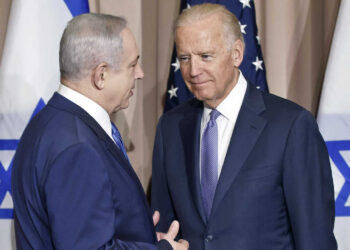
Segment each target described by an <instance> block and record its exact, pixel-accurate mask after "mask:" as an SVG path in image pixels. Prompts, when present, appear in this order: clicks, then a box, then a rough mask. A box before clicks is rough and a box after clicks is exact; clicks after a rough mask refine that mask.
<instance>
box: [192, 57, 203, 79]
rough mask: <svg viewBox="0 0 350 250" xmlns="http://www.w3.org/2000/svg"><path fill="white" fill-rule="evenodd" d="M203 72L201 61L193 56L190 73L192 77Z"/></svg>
mask: <svg viewBox="0 0 350 250" xmlns="http://www.w3.org/2000/svg"><path fill="white" fill-rule="evenodd" d="M200 73H201V67H200V62H198V60H197V59H196V58H191V63H190V74H191V77H195V76H197V75H199V74H200Z"/></svg>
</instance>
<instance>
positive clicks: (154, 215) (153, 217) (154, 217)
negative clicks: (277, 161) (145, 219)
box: [152, 210, 160, 226]
mask: <svg viewBox="0 0 350 250" xmlns="http://www.w3.org/2000/svg"><path fill="white" fill-rule="evenodd" d="M152 219H153V225H154V226H156V225H157V224H158V222H159V219H160V213H159V212H158V211H157V210H156V211H154V213H153V216H152Z"/></svg>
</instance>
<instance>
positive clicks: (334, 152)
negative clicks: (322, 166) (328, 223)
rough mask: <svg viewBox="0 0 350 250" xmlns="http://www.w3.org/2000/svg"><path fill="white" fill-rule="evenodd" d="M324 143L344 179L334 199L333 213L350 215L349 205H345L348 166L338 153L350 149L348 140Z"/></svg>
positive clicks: (349, 192) (348, 191)
mask: <svg viewBox="0 0 350 250" xmlns="http://www.w3.org/2000/svg"><path fill="white" fill-rule="evenodd" d="M326 144H327V148H328V152H329V156H330V157H331V159H332V160H333V162H334V164H335V165H336V167H337V168H338V170H339V172H340V173H341V174H342V175H343V177H344V179H345V183H344V185H343V187H342V188H341V190H340V192H339V194H338V197H337V198H336V200H335V215H336V216H350V207H349V206H346V201H347V200H348V199H349V196H350V166H349V164H348V163H347V162H346V161H345V159H344V158H343V156H342V155H341V154H340V152H341V151H350V141H349V140H348V141H327V142H326Z"/></svg>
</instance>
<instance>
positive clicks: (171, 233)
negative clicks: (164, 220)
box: [157, 220, 189, 250]
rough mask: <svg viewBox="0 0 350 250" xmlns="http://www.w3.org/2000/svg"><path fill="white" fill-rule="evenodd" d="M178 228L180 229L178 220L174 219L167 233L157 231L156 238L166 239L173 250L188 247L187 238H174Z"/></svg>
mask: <svg viewBox="0 0 350 250" xmlns="http://www.w3.org/2000/svg"><path fill="white" fill-rule="evenodd" d="M179 229H180V224H179V222H178V221H176V220H174V221H173V222H172V223H171V225H170V227H169V230H168V232H167V233H160V232H157V238H158V240H167V241H168V242H169V243H170V245H171V246H172V248H173V249H174V250H185V249H188V247H189V244H188V242H187V240H183V239H180V240H178V241H175V240H174V239H175V237H176V235H177V234H178V232H179Z"/></svg>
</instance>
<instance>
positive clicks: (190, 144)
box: [179, 100, 206, 223]
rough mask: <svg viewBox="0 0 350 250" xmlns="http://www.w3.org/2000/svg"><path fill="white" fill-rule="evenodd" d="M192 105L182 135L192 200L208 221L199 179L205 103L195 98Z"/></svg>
mask: <svg viewBox="0 0 350 250" xmlns="http://www.w3.org/2000/svg"><path fill="white" fill-rule="evenodd" d="M191 105H192V106H190V112H188V113H187V114H186V115H185V116H184V117H183V119H182V121H180V125H179V126H180V136H181V140H182V145H183V148H184V155H185V162H186V172H187V177H188V185H189V188H190V193H191V195H192V200H193V201H194V203H195V206H196V207H197V210H198V213H199V214H200V216H201V218H202V220H203V222H205V223H206V218H205V214H204V208H203V204H202V198H201V190H200V179H199V143H200V125H201V118H202V113H203V104H202V103H201V102H199V101H198V100H193V102H191Z"/></svg>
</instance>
